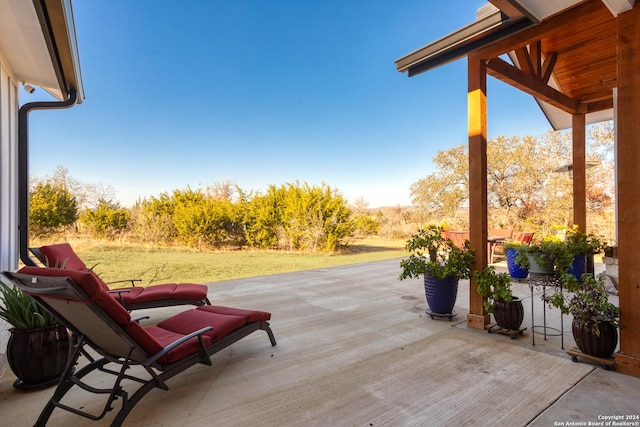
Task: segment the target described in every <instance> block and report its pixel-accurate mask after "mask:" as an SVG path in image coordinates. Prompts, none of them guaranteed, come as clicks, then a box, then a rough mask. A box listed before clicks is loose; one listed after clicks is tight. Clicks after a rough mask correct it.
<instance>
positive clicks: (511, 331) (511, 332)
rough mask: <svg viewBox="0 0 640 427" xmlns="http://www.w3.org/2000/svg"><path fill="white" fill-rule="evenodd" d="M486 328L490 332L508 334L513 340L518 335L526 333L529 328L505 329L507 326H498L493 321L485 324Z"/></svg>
mask: <svg viewBox="0 0 640 427" xmlns="http://www.w3.org/2000/svg"><path fill="white" fill-rule="evenodd" d="M485 329H486V330H487V332H488V333H490V334H493V333H494V332H495V333H497V334H501V335H507V336H509V337H510V338H511V339H512V340H515V339H516V338H517V336H518V335H524V331H526V330H527V328H523V329H505V328H502V327H500V326H498V325H497V324H495V323H491V324H489V325H487V326H485Z"/></svg>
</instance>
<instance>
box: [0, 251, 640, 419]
mask: <svg viewBox="0 0 640 427" xmlns="http://www.w3.org/2000/svg"><path fill="white" fill-rule="evenodd" d="M399 273H400V269H399V259H394V260H388V261H380V262H373V263H362V264H353V265H347V266H341V267H333V268H326V269H317V270H308V271H301V272H295V273H287V274H278V275H272V276H262V277H255V278H250V279H242V280H231V281H224V282H216V283H212V284H209V289H210V290H209V297H210V299H211V301H212V303H213V304H218V305H229V306H236V307H241V308H253V309H259V310H266V311H270V312H271V313H272V321H271V326H272V329H273V331H274V333H275V336H276V339H277V340H278V345H277V346H276V347H271V346H270V344H269V340H268V338H267V336H266V334H265V333H264V332H262V331H258V332H256V333H254V334H252V335H251V336H249V337H247V338H245V339H243V340H241V341H239V342H237V343H235V344H233V345H232V346H230V347H229V348H227V349H225V350H223V351H222V352H220V353H218V354H216V355H214V358H213V366H211V367H209V366H200V365H198V366H196V367H193V368H191V369H189V370H187V371H185V372H184V373H182V374H180V375H178V376H176V377H174V378H173V379H171V380H169V383H168V384H169V387H170V389H169V390H168V391H162V390H159V389H157V390H153V391H152V392H151V393H149V394H148V395H147V396H146V397H145V398H144V399H143V400H142V401H141V402H140V403H139V404H138V405H137V406H136V408H135V409H134V410H133V411H132V412H131V414H130V415H129V417H128V418H127V421H126V422H125V425H128V426H185V427H186V426H203V425H206V426H213V425H219V426H225V427H226V426H328V425H331V426H465V425H469V426H471V425H473V426H484V425H486V426H525V425H532V426H558V425H571V424H569V423H571V422H584V423H585V424H584V425H587V423H588V422H599V421H604V420H603V418H602V417H606V416H616V415H619V416H633V415H638V414H639V413H640V393H638V390H640V378H634V377H630V376H626V375H622V374H619V373H616V372H614V371H605V370H604V369H602V368H601V367H599V366H596V365H593V364H591V363H588V362H585V361H583V360H582V359H580V360H579V362H578V363H574V362H572V361H571V358H570V357H569V356H568V355H567V354H566V352H565V351H564V350H562V349H561V340H560V336H557V335H548V337H547V340H546V341H545V340H544V339H543V336H542V335H541V334H538V333H536V334H535V343H536V345H535V346H533V345H532V331H531V296H530V289H529V286H528V285H527V284H526V283H516V284H514V293H515V295H517V296H519V297H521V298H522V299H523V300H524V304H525V322H524V325H523V327H526V328H527V329H526V330H525V331H524V334H523V336H518V337H517V339H510V338H509V337H508V336H504V335H500V334H495V333H494V334H488V333H487V332H484V331H477V330H473V329H468V328H467V327H466V314H467V310H468V303H469V291H468V282H467V281H461V283H460V288H459V294H458V299H457V305H456V311H457V312H458V315H457V317H455V318H454V319H453V320H451V321H449V320H447V319H431V318H430V317H428V316H426V315H425V314H424V310H425V308H426V301H425V297H424V289H423V287H422V283H421V281H420V280H417V279H416V280H408V281H404V282H400V281H398V280H397V277H398V274H399ZM540 293H541V291H540V290H535V295H534V298H533V302H534V305H535V318H536V324H542V316H543V310H542V303H541V301H540V298H539V295H540ZM185 309H186V308H185V307H173V308H163V309H154V310H142V311H137V312H136V313H135V315H137V316H140V315H149V316H151V318H152V321H160V320H162V319H164V318H166V317H168V316H171V315H173V314H175V313H177V312H180V311H182V310H185ZM546 314H547V325H548V326H549V327H553V328H556V329H559V326H560V318H559V316H558V313H557V310H547V312H546ZM536 329H538V328H536ZM570 329H571V328H570V319H568V318H566V317H565V318H564V330H565V331H564V332H565V334H564V348H565V349H569V348H571V347H572V346H573V345H574V342H573V338H572V337H571V331H570ZM549 332H550V333H553V332H554V331H552V330H549ZM14 380H15V377H14V376H13V374H12V372H11V371H10V370H9V369H8V367H7V366H5V367H4V368H3V370H2V373H1V374H0V414H1V416H2V419H1V421H0V425H2V426H30V425H33V423H34V422H35V420H36V418H37V416H38V414H39V412H40V410H41V409H42V407H43V406H44V404H45V402H46V401H47V400H48V398H49V397H50V395H51V393H52V392H53V389H52V388H50V389H45V390H39V391H32V392H20V391H17V390H15V389H14V388H13V387H12V383H13V381H14ZM103 380H104V378H103V377H102V376H101V377H100V378H97V379H96V382H97V384H96V385H100V384H101V383H102V382H103ZM95 400H96V399H94V398H93V397H89V398H87V397H86V396H82V395H80V396H78V395H76V394H74V395H72V396H71V403H73V402H75V403H79V404H81V405H83V406H84V407H85V409H89V408H92V407H94V406H96V403H95ZM96 407H97V406H96ZM117 409H118V406H116V411H117ZM114 412H115V411H114ZM113 416H114V414H112V413H109V414H108V415H107V416H106V417H105V419H103V420H101V421H98V422H93V421H90V420H87V419H84V418H81V417H78V416H76V415H73V414H70V413H67V412H63V411H61V410H59V409H57V410H56V411H54V415H53V416H52V418H51V420H50V423H49V424H48V425H50V426H69V425H74V426H78V427H80V426H85V425H94V426H104V425H109V423H110V421H111V420H112V419H113ZM623 421H624V420H623ZM637 421H639V420H637V419H636V420H632V422H637ZM573 425H581V424H573ZM592 425H595V424H592ZM602 425H605V424H602ZM629 425H639V424H629Z"/></svg>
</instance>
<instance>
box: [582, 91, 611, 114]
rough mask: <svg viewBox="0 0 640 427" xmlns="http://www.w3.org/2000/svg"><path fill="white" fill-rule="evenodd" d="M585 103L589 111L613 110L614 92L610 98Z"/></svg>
mask: <svg viewBox="0 0 640 427" xmlns="http://www.w3.org/2000/svg"><path fill="white" fill-rule="evenodd" d="M583 105H586V108H587V113H596V112H598V111H603V110H611V109H612V108H613V94H611V98H609V99H603V100H601V101H596V102H589V103H588V104H583Z"/></svg>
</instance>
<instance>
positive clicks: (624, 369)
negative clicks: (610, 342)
mask: <svg viewBox="0 0 640 427" xmlns="http://www.w3.org/2000/svg"><path fill="white" fill-rule="evenodd" d="M615 361H616V371H618V372H620V373H622V374H627V375H632V376H634V377H639V378H640V359H635V358H633V357H629V356H627V355H625V354H622V353H616V354H615Z"/></svg>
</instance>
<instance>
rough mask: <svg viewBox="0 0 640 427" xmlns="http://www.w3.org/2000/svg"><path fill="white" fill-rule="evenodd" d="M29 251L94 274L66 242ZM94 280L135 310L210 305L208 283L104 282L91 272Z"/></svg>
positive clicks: (45, 261)
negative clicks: (115, 285)
mask: <svg viewBox="0 0 640 427" xmlns="http://www.w3.org/2000/svg"><path fill="white" fill-rule="evenodd" d="M31 252H32V253H33V254H34V255H35V256H36V257H37V258H38V259H39V260H40V262H42V263H43V264H44V265H45V266H49V267H60V268H64V269H67V270H76V271H86V272H91V273H92V274H94V273H93V272H92V271H91V270H90V269H89V268H87V266H86V264H85V263H84V261H82V260H81V259H80V257H78V255H77V254H76V253H75V252H74V250H73V248H72V247H71V245H70V244H68V243H60V244H56V245H49V246H42V247H40V248H31ZM94 275H95V276H96V278H97V280H98V281H99V282H100V283H101V284H102V285H103V287H104V288H105V290H107V292H109V293H111V294H112V295H113V296H114V297H116V298H117V299H118V301H120V304H122V305H123V306H124V307H125V308H126V309H127V310H129V311H132V310H138V309H141V308H155V307H168V306H172V305H185V304H191V305H196V306H199V305H210V304H211V302H210V301H209V299H207V287H206V286H205V285H196V284H192V283H165V284H161V285H152V286H148V287H142V286H135V282H136V281H139V280H120V281H117V282H110V283H105V282H103V281H102V279H101V278H100V277H99V276H98V275H96V274H94ZM124 282H127V283H131V285H132V286H129V287H123V288H117V289H110V288H109V286H108V285H112V284H115V283H124Z"/></svg>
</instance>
